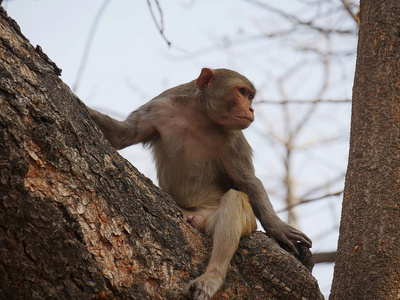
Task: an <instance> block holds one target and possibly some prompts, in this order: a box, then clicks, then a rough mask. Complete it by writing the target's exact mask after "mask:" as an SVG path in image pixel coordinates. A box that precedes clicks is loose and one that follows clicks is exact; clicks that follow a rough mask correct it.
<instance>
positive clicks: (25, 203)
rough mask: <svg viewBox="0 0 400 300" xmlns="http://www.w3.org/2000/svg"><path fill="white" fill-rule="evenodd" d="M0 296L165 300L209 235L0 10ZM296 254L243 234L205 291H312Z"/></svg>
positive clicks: (199, 267)
mask: <svg viewBox="0 0 400 300" xmlns="http://www.w3.org/2000/svg"><path fill="white" fill-rule="evenodd" d="M0 58H1V60H0V76H1V78H0V298H1V299H21V298H26V299H50V298H52V299H53V298H54V299H114V298H118V299H177V298H179V297H180V296H179V295H180V291H181V290H182V288H183V287H184V286H185V284H186V283H187V282H188V281H189V280H190V279H192V278H195V277H196V276H198V275H199V274H200V273H201V272H202V271H203V269H204V267H205V264H206V263H207V259H208V255H209V253H210V246H211V244H210V242H211V241H210V239H209V238H206V237H204V236H203V235H202V234H200V233H198V232H197V231H196V230H194V229H193V228H192V227H191V226H189V225H188V224H186V223H185V222H184V221H183V219H182V217H181V214H180V212H179V210H178V209H177V207H176V205H175V203H174V201H173V200H172V199H171V198H170V197H169V196H168V195H166V194H165V193H164V192H163V191H162V190H160V189H159V188H157V187H156V186H154V185H153V184H152V182H151V181H150V180H149V179H147V178H145V177H144V176H143V175H141V174H140V173H139V172H138V171H137V170H136V169H135V168H134V167H133V166H131V165H130V164H129V163H128V162H127V161H126V160H125V159H123V158H122V157H121V156H120V155H118V153H117V152H116V151H115V150H114V149H112V147H111V146H110V145H109V143H108V142H107V141H105V140H104V138H103V137H102V134H101V133H100V131H99V130H98V129H97V127H96V126H95V125H94V123H93V122H92V121H91V120H90V118H89V116H88V113H87V111H86V109H85V108H84V106H83V105H82V103H81V101H80V100H79V99H78V98H77V97H76V96H75V95H74V94H73V93H72V92H71V91H70V89H69V88H68V87H67V86H66V85H65V84H64V83H63V82H62V81H61V80H60V79H59V78H58V76H57V75H59V74H60V70H59V69H58V68H57V66H56V65H55V64H54V63H53V62H51V61H50V60H49V59H48V57H47V56H46V55H45V54H44V53H43V52H42V51H41V49H40V47H37V48H36V49H34V48H33V47H32V46H31V45H30V44H29V41H28V40H27V39H26V38H25V37H24V36H23V35H22V34H21V32H20V29H19V27H18V25H17V24H16V23H15V22H14V21H13V20H11V19H10V18H8V16H7V15H6V13H5V11H4V10H3V9H1V8H0ZM300 250H301V252H302V263H300V262H299V261H298V260H297V259H296V258H295V257H294V256H292V255H291V254H289V253H288V252H286V251H285V250H283V249H281V248H280V247H279V246H277V245H276V244H275V243H274V242H272V241H271V240H270V239H269V238H268V237H266V236H265V234H263V233H260V232H259V233H255V234H253V235H251V236H250V237H247V238H244V239H243V240H242V241H241V243H240V248H239V250H238V251H237V253H236V254H235V257H234V259H233V261H232V266H231V268H230V270H229V272H228V275H227V280H226V283H225V284H224V286H223V289H222V290H221V291H220V292H219V293H218V294H217V296H216V297H215V298H214V299H227V298H229V299H277V298H279V299H322V295H321V293H320V291H319V288H318V285H317V283H316V280H315V279H314V278H313V277H312V275H311V273H310V271H309V270H308V269H311V268H312V261H311V254H310V252H309V251H308V249H304V248H301V249H300Z"/></svg>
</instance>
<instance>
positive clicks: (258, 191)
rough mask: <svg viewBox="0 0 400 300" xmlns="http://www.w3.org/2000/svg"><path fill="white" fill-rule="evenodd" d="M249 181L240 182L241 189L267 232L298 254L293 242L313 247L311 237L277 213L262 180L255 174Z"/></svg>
mask: <svg viewBox="0 0 400 300" xmlns="http://www.w3.org/2000/svg"><path fill="white" fill-rule="evenodd" d="M247 176H249V177H247V178H248V181H247V182H245V183H244V182H243V183H242V184H239V188H240V190H242V191H243V192H245V193H247V195H248V196H249V199H250V204H251V206H252V208H253V211H254V214H255V215H256V217H257V219H258V220H259V221H260V223H261V225H262V226H263V228H264V229H265V231H266V232H267V234H268V235H269V236H270V237H272V238H273V239H275V240H276V241H278V242H280V243H283V244H285V245H287V246H288V247H289V248H290V250H292V251H293V252H294V253H295V254H296V255H298V251H297V249H296V247H295V246H294V244H293V242H302V243H304V244H305V245H306V246H307V247H309V248H310V247H311V239H310V238H309V237H308V236H307V235H305V234H304V233H303V232H301V231H300V230H298V229H296V228H294V227H293V226H291V225H289V224H287V223H286V222H283V221H282V220H281V219H280V218H279V217H278V215H277V214H276V213H275V211H274V209H273V207H272V204H271V202H270V200H269V198H268V195H267V192H266V191H265V189H264V186H263V184H262V183H261V181H260V180H259V179H258V178H257V177H256V176H255V175H254V173H253V174H252V176H251V177H250V174H248V175H247Z"/></svg>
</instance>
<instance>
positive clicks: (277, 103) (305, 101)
mask: <svg viewBox="0 0 400 300" xmlns="http://www.w3.org/2000/svg"><path fill="white" fill-rule="evenodd" d="M320 103H324V104H332V103H344V104H350V103H351V100H348V99H326V100H325V99H316V100H283V101H275V100H258V101H256V102H254V105H257V104H273V105H286V104H308V105H309V104H320Z"/></svg>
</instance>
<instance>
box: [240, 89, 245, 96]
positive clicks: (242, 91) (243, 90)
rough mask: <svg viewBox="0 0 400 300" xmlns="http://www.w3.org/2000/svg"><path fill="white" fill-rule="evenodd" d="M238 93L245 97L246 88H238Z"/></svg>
mask: <svg viewBox="0 0 400 300" xmlns="http://www.w3.org/2000/svg"><path fill="white" fill-rule="evenodd" d="M239 92H240V93H241V94H242V95H243V96H246V88H239Z"/></svg>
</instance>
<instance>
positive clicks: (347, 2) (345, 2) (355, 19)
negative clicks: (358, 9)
mask: <svg viewBox="0 0 400 300" xmlns="http://www.w3.org/2000/svg"><path fill="white" fill-rule="evenodd" d="M341 1H342V3H343V6H344V8H345V9H346V11H347V12H348V13H349V15H350V16H351V18H352V19H353V20H354V21H355V22H356V23H357V24H358V16H357V15H355V14H354V13H353V12H352V10H351V7H350V3H349V1H348V0H341Z"/></svg>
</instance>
